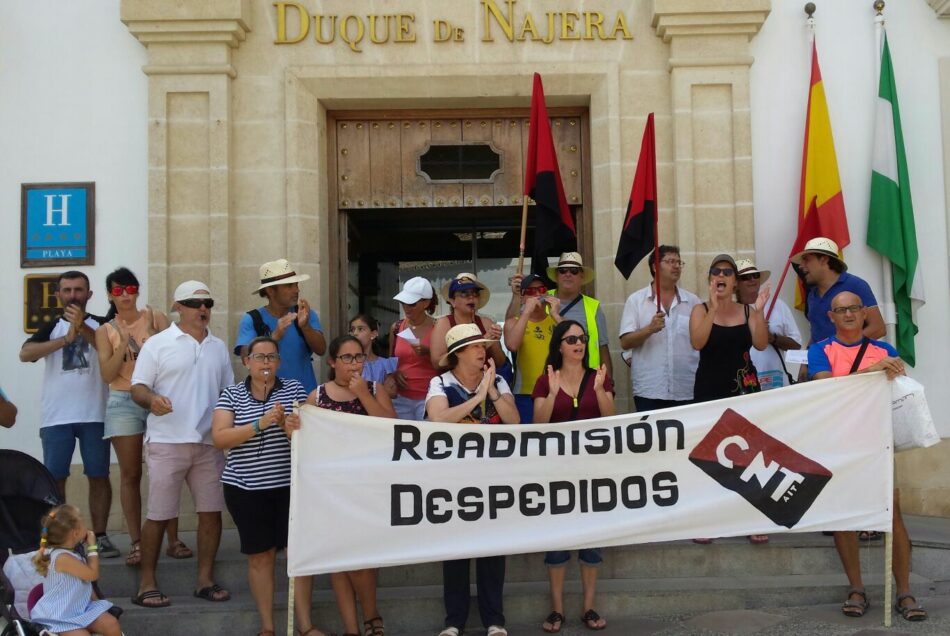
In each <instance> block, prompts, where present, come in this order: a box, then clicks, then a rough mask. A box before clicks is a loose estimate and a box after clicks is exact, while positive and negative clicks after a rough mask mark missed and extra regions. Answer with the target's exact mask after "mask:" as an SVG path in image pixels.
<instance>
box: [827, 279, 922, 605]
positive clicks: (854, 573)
mask: <svg viewBox="0 0 950 636" xmlns="http://www.w3.org/2000/svg"><path fill="white" fill-rule="evenodd" d="M827 318H828V320H829V322H831V323H832V324H833V325H834V329H835V332H834V335H833V336H831V337H829V338H825V339H824V340H821V341H819V342H816V343H815V344H813V345H811V346H810V347H808V372H809V374H810V375H811V378H812V379H814V380H822V379H824V378H831V377H840V376H845V375H851V374H852V373H872V372H874V371H883V372H884V373H885V374H886V375H887V379H888V380H893V379H894V378H895V377H896V376H898V375H904V361H903V360H901V359H900V357H898V354H897V350H895V349H894V347H892V346H891V345H890V344H888V343H886V342H884V341H881V340H872V339H871V338H868V337H867V335H866V333H867V328H866V327H865V326H864V325H865V322H866V320H867V318H868V310H867V307H865V306H864V304H863V301H862V300H861V297H860V296H858V295H857V294H855V293H853V292H848V291H844V292H839V293H838V294H836V295H835V296H834V298H832V299H831V308H830V309H829V310H828V314H827ZM854 434H855V435H860V434H861V432H860V431H854ZM893 510H894V523H893V532H894V568H893V570H894V580H895V582H896V583H897V606H896V609H897V611H898V612H899V613H900V615H901V616H902V617H903V618H904V619H906V620H908V621H913V622H916V621H922V620H926V619H927V612H926V610H924V609H923V608H922V607H921V606H920V605H918V604H917V599H915V598H914V597H913V596H912V595H911V594H910V549H911V547H910V546H911V544H910V537H909V536H908V534H907V528H906V526H905V525H904V519H903V516H902V515H901V509H900V492H899V491H898V490H897V489H895V490H894V507H893ZM834 536H835V548H836V549H837V550H838V556H839V557H840V558H841V564H842V566H843V567H844V573H845V575H846V576H847V577H848V584H849V585H850V589H849V590H848V598H847V599H846V600H845V603H844V605H842V607H841V611H842V613H844V615H845V616H850V617H852V618H860V617H861V616H863V615H864V612H865V611H867V608H868V607H869V603H868V599H867V594H866V592H865V590H864V583H863V582H862V580H861V559H860V556H859V553H858V552H859V551H858V534H857V533H856V532H835V533H834ZM885 602H887V601H885Z"/></svg>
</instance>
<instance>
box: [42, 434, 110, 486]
mask: <svg viewBox="0 0 950 636" xmlns="http://www.w3.org/2000/svg"><path fill="white" fill-rule="evenodd" d="M102 428H103V425H102V422H79V423H76V424H57V425H55V426H44V427H43V428H41V429H40V441H42V442H43V464H44V465H45V466H46V468H47V469H48V470H49V472H51V473H53V477H54V478H55V479H57V480H59V479H66V478H67V477H69V465H70V464H71V463H72V461H73V451H74V450H76V440H77V439H78V440H79V453H80V454H81V455H82V466H83V473H85V475H86V476H87V477H108V476H109V461H110V459H111V457H110V449H109V442H107V441H106V440H104V439H102Z"/></svg>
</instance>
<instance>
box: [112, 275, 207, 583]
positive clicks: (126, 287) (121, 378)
mask: <svg viewBox="0 0 950 636" xmlns="http://www.w3.org/2000/svg"><path fill="white" fill-rule="evenodd" d="M106 292H107V293H108V298H109V313H107V314H106V317H105V319H106V322H105V324H103V325H102V326H101V327H99V328H98V329H97V330H96V351H97V352H98V355H99V371H100V373H101V374H102V379H103V381H105V382H108V383H109V401H108V402H107V403H106V418H105V436H104V437H105V438H106V439H109V440H112V447H113V448H115V455H116V457H117V458H118V459H119V481H120V489H119V493H120V500H121V502H122V513H123V514H124V515H125V523H126V525H127V526H128V529H129V539H130V540H131V541H132V547H131V548H130V549H129V555H128V556H127V557H126V559H125V564H126V565H130V566H135V565H138V564H139V563H141V561H142V551H141V548H140V547H139V535H140V533H141V530H142V495H141V490H140V486H141V482H142V437H143V435H144V433H145V418H146V417H147V416H148V411H146V410H145V409H143V408H142V407H140V406H139V405H137V404H136V403H135V402H133V401H132V394H131V380H132V371H133V369H134V368H135V359H136V358H137V357H138V353H139V349H141V348H142V344H143V343H144V342H145V341H146V340H147V339H148V338H149V337H151V336H153V335H155V334H156V333H158V332H159V331H162V330H163V329H165V328H166V327H168V317H167V316H165V314H163V313H162V312H160V311H154V310H153V309H152V308H151V307H148V306H146V307H145V309H139V308H138V298H139V279H138V278H136V277H135V274H133V273H132V272H131V271H130V270H129V269H128V268H125V267H120V268H119V269H117V270H115V271H114V272H112V273H111V274H109V275H108V276H106ZM167 532H168V551H167V554H168V555H169V556H171V557H174V558H176V559H187V558H188V557H190V556H192V554H193V553H192V551H191V549H190V548H189V547H188V546H186V545H185V544H184V543H182V542H181V541H180V540H179V539H178V519H172V520H171V521H170V522H169V523H168V530H167Z"/></svg>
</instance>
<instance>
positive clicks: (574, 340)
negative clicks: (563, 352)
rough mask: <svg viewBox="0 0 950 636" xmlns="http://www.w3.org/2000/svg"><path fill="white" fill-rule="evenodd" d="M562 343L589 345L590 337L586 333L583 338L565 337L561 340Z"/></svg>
mask: <svg viewBox="0 0 950 636" xmlns="http://www.w3.org/2000/svg"><path fill="white" fill-rule="evenodd" d="M561 342H566V343H567V344H569V345H576V344H577V343H578V342H580V343H581V344H587V343H588V342H590V336H588V335H587V334H586V333H585V334H584V335H581V336H564V337H563V338H561Z"/></svg>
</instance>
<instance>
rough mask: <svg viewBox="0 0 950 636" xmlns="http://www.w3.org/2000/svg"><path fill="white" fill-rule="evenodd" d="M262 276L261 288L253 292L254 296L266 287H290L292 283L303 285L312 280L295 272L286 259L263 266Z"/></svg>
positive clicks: (279, 259)
mask: <svg viewBox="0 0 950 636" xmlns="http://www.w3.org/2000/svg"><path fill="white" fill-rule="evenodd" d="M260 275H261V286H260V287H258V288H257V289H255V290H254V291H253V292H252V293H254V294H256V293H257V292H259V291H261V290H262V289H264V288H265V287H273V286H274V285H289V284H290V283H302V282H303V281H305V280H310V276H308V275H307V274H298V273H297V272H295V271H294V270H293V269H292V268H291V267H290V263H288V262H287V259H286V258H278V259H277V260H276V261H270V262H269V263H264V264H263V265H261V269H260Z"/></svg>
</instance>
